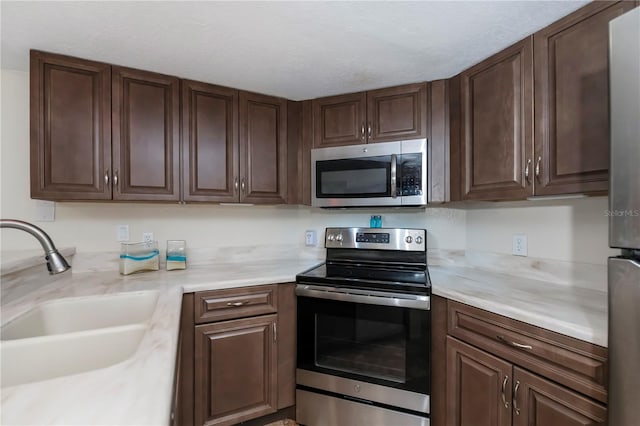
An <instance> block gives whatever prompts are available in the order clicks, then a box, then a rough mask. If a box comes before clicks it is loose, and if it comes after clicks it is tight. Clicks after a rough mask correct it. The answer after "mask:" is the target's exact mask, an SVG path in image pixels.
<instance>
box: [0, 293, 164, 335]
mask: <svg viewBox="0 0 640 426" xmlns="http://www.w3.org/2000/svg"><path fill="white" fill-rule="evenodd" d="M157 301H158V292H157V291H139V292H131V293H118V294H110V295H100V296H89V297H72V298H68V299H58V300H53V301H50V302H44V303H42V304H40V305H38V306H36V307H35V308H33V309H31V310H30V311H27V312H26V313H24V314H22V315H21V316H19V317H17V318H16V319H14V320H13V321H11V322H9V323H7V324H6V325H4V326H3V327H2V329H0V340H16V339H25V338H30V337H37V336H50V335H54V334H64V333H73V332H77V331H83V330H95V329H99V328H105V327H117V326H121V325H127V324H141V323H146V322H148V321H149V319H150V318H151V315H152V314H153V311H154V309H155V306H156V302H157Z"/></svg>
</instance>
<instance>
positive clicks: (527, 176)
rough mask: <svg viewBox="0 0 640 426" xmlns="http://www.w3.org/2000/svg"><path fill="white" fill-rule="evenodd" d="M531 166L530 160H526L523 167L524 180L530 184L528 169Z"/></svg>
mask: <svg viewBox="0 0 640 426" xmlns="http://www.w3.org/2000/svg"><path fill="white" fill-rule="evenodd" d="M530 166H531V158H528V159H527V165H526V166H525V167H524V178H525V180H526V181H527V183H531V180H529V167H530Z"/></svg>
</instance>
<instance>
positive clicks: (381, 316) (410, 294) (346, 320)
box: [296, 228, 431, 426]
mask: <svg viewBox="0 0 640 426" xmlns="http://www.w3.org/2000/svg"><path fill="white" fill-rule="evenodd" d="M325 247H326V249H327V253H326V262H325V263H323V264H321V265H318V266H316V267H314V268H312V269H309V270H308V271H305V272H303V273H301V274H299V275H298V276H297V277H296V281H297V287H296V294H297V296H298V323H297V325H298V348H297V350H298V357H297V375H296V384H297V389H296V411H297V413H296V414H297V421H298V422H299V423H300V424H303V425H306V426H343V425H344V426H347V425H348V426H354V425H363V426H364V425H367V426H370V425H403V426H404V425H406V426H413V425H421V426H428V425H429V393H430V381H431V380H430V341H431V312H430V297H431V285H430V282H429V273H428V270H427V252H426V231H425V230H424V229H390V228H327V230H326V233H325Z"/></svg>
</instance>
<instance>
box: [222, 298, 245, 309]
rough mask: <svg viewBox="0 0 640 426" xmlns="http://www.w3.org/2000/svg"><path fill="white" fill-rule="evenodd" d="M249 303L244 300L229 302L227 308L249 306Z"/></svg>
mask: <svg viewBox="0 0 640 426" xmlns="http://www.w3.org/2000/svg"><path fill="white" fill-rule="evenodd" d="M248 303H249V301H248V300H243V301H242V302H227V306H233V307H236V308H237V307H238V306H243V305H246V304H248Z"/></svg>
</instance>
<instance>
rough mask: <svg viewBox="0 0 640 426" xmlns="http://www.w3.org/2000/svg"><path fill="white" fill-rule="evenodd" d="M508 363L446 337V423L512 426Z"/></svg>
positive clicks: (509, 367) (509, 365)
mask: <svg viewBox="0 0 640 426" xmlns="http://www.w3.org/2000/svg"><path fill="white" fill-rule="evenodd" d="M511 370H512V366H511V364H510V363H508V362H506V361H503V360H501V359H500V358H498V357H495V356H493V355H490V354H489V353H487V352H485V351H482V350H480V349H476V348H474V347H473V346H471V345H467V344H466V343H463V342H461V341H459V340H457V339H454V338H452V337H447V424H448V425H451V426H453V425H455V426H510V425H511V409H510V408H511V402H510V401H511V386H510V384H511Z"/></svg>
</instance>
